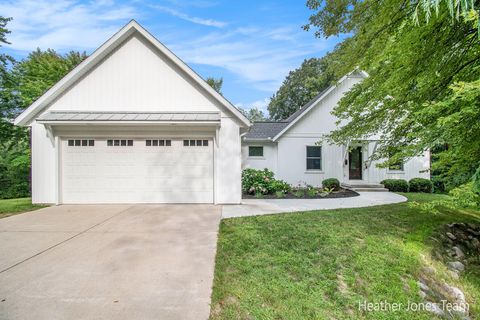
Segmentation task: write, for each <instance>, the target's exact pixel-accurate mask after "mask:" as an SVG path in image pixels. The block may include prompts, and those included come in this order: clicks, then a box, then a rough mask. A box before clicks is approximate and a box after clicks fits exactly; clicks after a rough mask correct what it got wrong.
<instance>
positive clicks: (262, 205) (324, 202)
mask: <svg viewBox="0 0 480 320" xmlns="http://www.w3.org/2000/svg"><path fill="white" fill-rule="evenodd" d="M359 194H360V196H358V197H351V198H337V199H243V200H242V204H238V205H224V206H223V210H222V218H234V217H246V216H256V215H263V214H273V213H282V212H294V211H310V210H326V209H341V208H358V207H369V206H378V205H383V204H391V203H399V202H405V201H407V198H405V197H404V196H401V195H399V194H396V193H393V192H359Z"/></svg>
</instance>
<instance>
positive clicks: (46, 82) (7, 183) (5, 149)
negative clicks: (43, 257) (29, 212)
mask: <svg viewBox="0 0 480 320" xmlns="http://www.w3.org/2000/svg"><path fill="white" fill-rule="evenodd" d="M85 58H86V55H85V53H78V52H70V53H68V54H65V55H60V54H58V53H56V52H55V51H53V50H47V51H41V50H39V49H38V50H36V51H34V52H32V53H31V54H29V55H28V57H27V58H25V59H24V60H22V61H20V62H15V63H14V64H13V66H12V67H11V68H9V69H8V70H6V72H5V73H4V74H3V76H2V77H1V84H2V86H1V92H0V93H1V94H0V112H1V117H0V154H2V158H1V159H0V198H7V197H19V196H26V195H28V193H29V184H28V181H29V172H30V149H29V136H28V131H27V130H26V129H25V128H21V127H16V126H14V125H13V124H12V122H11V120H13V118H15V117H16V116H17V115H18V114H19V113H20V112H21V111H23V110H24V109H25V108H26V107H28V106H29V105H30V104H31V103H32V102H34V101H35V100H36V99H37V98H38V97H40V96H41V95H42V94H43V93H44V92H45V91H46V90H48V89H49V88H50V87H51V86H53V85H54V84H55V83H56V82H57V81H59V80H60V79H61V78H62V77H63V76H64V75H65V74H66V73H68V72H69V71H70V70H71V69H73V68H74V67H75V66H76V65H78V64H79V63H80V62H81V61H83V60H84V59H85Z"/></svg>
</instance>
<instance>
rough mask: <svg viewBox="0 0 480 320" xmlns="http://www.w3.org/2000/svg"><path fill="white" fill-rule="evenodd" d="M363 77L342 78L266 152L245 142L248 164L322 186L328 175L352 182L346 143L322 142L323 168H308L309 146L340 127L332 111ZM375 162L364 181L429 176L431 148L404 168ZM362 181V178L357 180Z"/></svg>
mask: <svg viewBox="0 0 480 320" xmlns="http://www.w3.org/2000/svg"><path fill="white" fill-rule="evenodd" d="M360 81H362V78H361V77H358V76H349V77H346V78H345V79H344V81H342V82H340V83H339V84H338V85H337V86H336V87H335V88H334V89H333V90H332V91H331V92H330V93H329V94H328V95H327V96H326V97H324V99H322V100H320V101H319V102H317V103H316V104H314V105H313V108H312V109H311V110H310V111H309V112H308V113H306V114H304V115H303V116H302V117H301V118H300V119H299V120H298V121H297V122H296V123H295V124H293V125H292V126H291V127H290V128H289V129H288V130H287V131H285V132H284V133H283V134H282V135H281V136H280V137H279V139H278V140H277V141H276V142H275V143H268V144H264V156H265V157H262V158H258V159H254V158H250V157H248V146H255V145H261V144H259V143H255V142H253V141H245V142H243V163H242V166H243V167H244V168H257V169H263V168H268V169H270V170H272V171H273V172H274V173H275V176H276V177H277V178H278V179H282V180H285V181H286V182H288V183H290V184H292V185H297V184H305V183H306V184H309V185H314V186H321V183H322V181H323V180H324V179H327V178H337V179H338V180H339V181H341V182H347V183H348V182H350V181H349V176H348V166H346V165H345V158H344V156H345V150H346V146H339V145H330V144H327V143H325V142H323V143H322V145H321V146H322V164H321V170H307V169H306V147H307V146H315V145H317V143H318V142H319V141H320V140H321V137H322V136H324V135H325V134H328V133H330V132H331V131H332V130H334V129H336V128H337V126H336V124H335V122H336V118H335V117H334V116H333V115H332V114H331V112H332V110H333V108H334V107H335V106H336V105H337V104H338V102H339V101H340V99H341V98H342V97H343V95H344V94H345V93H346V92H347V91H349V90H350V89H351V88H352V86H354V85H355V84H356V83H359V82H360ZM374 139H375V138H373V139H372V140H371V141H369V142H368V143H367V146H366V147H364V149H363V160H364V161H367V159H368V157H369V156H370V155H371V154H372V153H373V152H374V146H375V144H376V141H375V140H374ZM378 163H379V162H378V161H377V162H373V163H371V164H370V166H368V167H367V168H365V167H364V168H363V171H362V180H361V181H360V182H364V183H379V182H380V181H382V180H384V179H388V178H398V179H406V180H409V179H411V178H414V177H423V178H429V177H430V175H429V168H430V159H429V152H425V154H424V155H423V156H420V157H415V158H413V159H410V160H409V161H407V162H405V163H404V170H403V171H390V170H388V169H385V168H378V167H376V164H378ZM357 182H358V181H357Z"/></svg>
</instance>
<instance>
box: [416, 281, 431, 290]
mask: <svg viewBox="0 0 480 320" xmlns="http://www.w3.org/2000/svg"><path fill="white" fill-rule="evenodd" d="M418 286H419V287H420V290H422V291H423V292H427V291H430V288H429V287H428V286H427V285H426V284H425V283H423V282H422V281H418Z"/></svg>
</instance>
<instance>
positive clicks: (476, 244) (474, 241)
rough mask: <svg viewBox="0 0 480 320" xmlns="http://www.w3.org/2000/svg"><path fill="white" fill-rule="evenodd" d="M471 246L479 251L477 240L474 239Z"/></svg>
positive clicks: (479, 242)
mask: <svg viewBox="0 0 480 320" xmlns="http://www.w3.org/2000/svg"><path fill="white" fill-rule="evenodd" d="M471 244H472V246H473V247H474V248H475V249H480V241H479V240H478V239H477V238H474V239H473V240H472V241H471Z"/></svg>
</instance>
